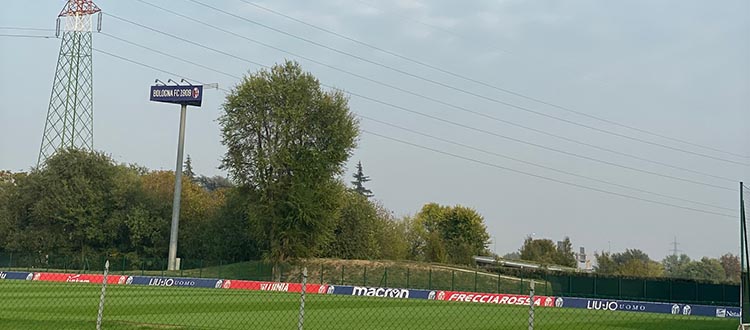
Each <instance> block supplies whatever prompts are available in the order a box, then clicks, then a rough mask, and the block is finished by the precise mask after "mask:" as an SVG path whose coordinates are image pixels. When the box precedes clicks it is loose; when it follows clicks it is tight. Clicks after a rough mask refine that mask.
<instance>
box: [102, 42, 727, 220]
mask: <svg viewBox="0 0 750 330" xmlns="http://www.w3.org/2000/svg"><path fill="white" fill-rule="evenodd" d="M107 36H109V37H112V38H114V39H116V40H120V41H122V42H125V43H128V44H130V45H133V46H136V47H139V48H143V49H146V50H149V51H152V52H155V53H157V54H160V55H162V56H167V57H170V58H173V59H176V60H179V61H182V62H185V63H188V64H192V65H196V66H199V67H201V68H204V69H207V70H210V71H214V72H217V73H222V72H221V71H219V70H215V69H213V68H211V67H208V66H205V65H201V64H198V63H195V62H192V61H189V60H186V59H184V58H181V57H178V56H173V55H171V54H168V53H165V52H162V51H159V50H156V49H153V48H150V47H146V46H143V45H140V44H137V43H135V42H131V41H129V40H126V39H123V38H120V37H116V36H113V35H109V34H108V35H107ZM172 75H174V74H172ZM230 76H232V75H230ZM232 77H234V78H238V79H241V77H239V76H232ZM358 116H359V117H361V118H365V119H367V120H370V121H374V122H378V123H381V124H384V125H388V126H391V127H395V128H398V129H401V130H405V131H408V132H411V133H414V134H419V135H422V136H426V137H430V138H433V139H437V140H439V141H443V142H446V143H451V144H454V145H459V146H462V147H464V148H469V149H472V150H475V151H480V152H483V153H488V154H492V155H495V156H498V157H502V158H506V159H511V160H514V161H517V162H522V163H524V164H529V165H533V166H537V167H541V168H545V169H548V170H552V171H555V172H559V173H564V174H568V175H572V176H576V177H580V178H584V179H589V180H593V181H597V182H601V183H605V184H609V185H614V186H617V187H621V188H625V189H630V190H634V191H638V192H642V193H647V194H652V195H656V196H660V197H665V198H671V199H675V200H680V201H684V202H689V203H694V204H698V205H704V206H708V207H714V208H718V209H724V210H729V211H734V209H732V208H726V207H721V206H716V205H712V204H708V203H703V202H698V201H693V200H689V199H684V198H680V197H674V196H670V195H666V194H661V193H656V192H651V191H648V190H644V189H639V188H634V187H630V186H626V185H622V184H618V183H614V182H610V181H605V180H600V179H596V178H592V177H588V176H584V175H579V174H576V173H572V172H568V171H563V170H559V169H556V168H552V167H549V166H544V165H539V164H537V163H533V162H529V161H525V160H521V159H517V158H514V157H510V156H506V155H502V154H499V153H495V152H491V151H487V150H483V149H479V148H476V147H473V146H469V145H466V144H462V143H458V142H454V141H450V140H447V139H443V138H440V137H437V136H433V135H429V134H426V133H422V132H418V131H416V130H412V129H409V128H405V127H402V126H399V125H396V124H392V123H388V122H385V121H381V120H378V119H375V118H370V117H368V116H365V115H361V114H359V115H358Z"/></svg>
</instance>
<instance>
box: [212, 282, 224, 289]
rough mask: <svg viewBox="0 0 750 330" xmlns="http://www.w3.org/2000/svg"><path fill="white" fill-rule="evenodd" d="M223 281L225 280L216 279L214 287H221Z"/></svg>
mask: <svg viewBox="0 0 750 330" xmlns="http://www.w3.org/2000/svg"><path fill="white" fill-rule="evenodd" d="M222 282H224V281H222V280H218V281H216V285H214V288H216V289H218V288H220V287H221V283H222Z"/></svg>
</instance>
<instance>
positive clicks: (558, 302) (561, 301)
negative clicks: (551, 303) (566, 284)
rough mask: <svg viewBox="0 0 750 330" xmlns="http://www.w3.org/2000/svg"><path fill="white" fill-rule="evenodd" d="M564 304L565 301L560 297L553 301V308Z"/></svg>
mask: <svg viewBox="0 0 750 330" xmlns="http://www.w3.org/2000/svg"><path fill="white" fill-rule="evenodd" d="M564 303H565V301H564V300H563V298H561V297H557V299H555V307H563V304H564Z"/></svg>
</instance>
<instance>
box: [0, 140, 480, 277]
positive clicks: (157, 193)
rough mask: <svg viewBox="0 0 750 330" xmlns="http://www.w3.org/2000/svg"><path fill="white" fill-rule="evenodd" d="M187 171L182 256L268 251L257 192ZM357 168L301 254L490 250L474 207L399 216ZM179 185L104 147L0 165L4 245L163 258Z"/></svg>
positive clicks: (443, 258)
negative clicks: (26, 168) (24, 169)
mask: <svg viewBox="0 0 750 330" xmlns="http://www.w3.org/2000/svg"><path fill="white" fill-rule="evenodd" d="M183 173H184V175H183V186H182V203H181V209H180V231H179V248H178V256H179V257H182V258H185V259H193V260H196V259H203V260H225V261H240V260H259V259H264V258H266V259H267V258H268V257H269V255H270V253H271V245H272V242H270V239H269V238H268V237H265V234H266V232H265V231H264V230H263V228H262V220H261V219H259V217H258V214H256V213H254V212H255V210H256V209H257V208H258V207H259V204H260V203H261V202H260V201H259V200H256V199H254V198H255V195H254V194H253V193H252V192H251V191H249V190H248V189H247V188H246V187H241V186H235V185H232V184H231V183H229V182H228V180H226V179H225V178H222V177H213V178H211V177H205V176H197V175H195V173H193V172H192V165H191V162H190V161H188V162H186V166H185V171H184V172H183ZM357 173H358V174H355V181H353V182H352V184H353V188H348V187H346V186H345V184H344V183H343V182H342V181H337V185H336V186H335V189H336V190H337V196H338V198H339V199H338V200H337V201H336V203H335V204H336V205H335V210H336V211H335V212H334V214H333V215H334V218H333V220H332V221H328V222H325V223H327V227H326V228H325V235H320V236H319V237H318V239H319V241H318V242H317V248H315V249H313V248H312V247H309V246H305V245H302V244H299V245H297V246H296V247H295V248H297V249H300V250H302V249H305V250H307V249H310V251H312V252H313V253H309V252H308V251H304V252H300V254H301V255H304V256H305V257H331V258H343V259H393V260H398V259H412V260H422V261H437V262H451V263H463V264H469V263H471V256H473V255H476V254H482V253H485V252H486V251H485V249H486V246H487V241H488V238H489V236H488V234H487V233H486V228H485V226H484V223H483V219H482V217H481V216H480V215H479V214H478V213H477V212H475V211H474V210H472V209H469V208H466V207H461V206H456V207H447V206H440V205H437V204H428V205H425V206H424V208H423V209H422V211H421V212H419V213H418V214H417V215H416V216H414V217H404V218H396V217H395V216H394V215H393V213H392V212H391V211H389V210H388V209H387V208H385V207H384V206H383V205H382V204H380V203H379V202H377V201H375V200H373V199H372V198H370V197H368V196H371V192H370V191H369V190H367V189H362V188H363V187H364V186H363V181H362V179H363V178H364V179H365V180H364V181H365V182H366V181H367V178H366V176H364V175H363V173H362V168H361V165H360V167H359V171H358V172H357ZM357 175H359V178H357ZM173 190H174V172H172V171H153V170H148V169H146V168H143V167H140V166H136V165H123V164H116V163H115V162H114V161H113V160H112V159H111V158H110V157H108V156H106V155H104V154H102V153H98V152H87V151H81V150H73V149H71V150H64V151H61V152H58V153H57V154H56V155H55V156H53V157H52V158H50V159H49V160H48V161H47V162H46V164H45V165H44V166H43V167H41V168H39V169H34V170H32V171H30V172H28V173H11V172H8V171H0V252H20V253H24V254H33V255H36V256H37V258H39V259H43V258H44V257H45V256H47V255H52V256H61V255H65V256H70V257H74V258H78V257H80V258H84V257H87V256H88V257H90V256H95V255H96V256H98V255H101V254H107V255H110V256H113V257H119V256H125V257H127V258H128V259H129V260H132V261H136V260H138V259H143V258H162V259H163V258H165V257H166V255H167V249H168V243H169V229H170V223H171V212H172V200H173V195H172V193H173ZM321 222H323V221H321ZM282 235H283V233H282ZM282 239H283V238H282ZM289 244H293V243H289ZM301 255H290V256H289V257H290V258H294V257H298V256H301Z"/></svg>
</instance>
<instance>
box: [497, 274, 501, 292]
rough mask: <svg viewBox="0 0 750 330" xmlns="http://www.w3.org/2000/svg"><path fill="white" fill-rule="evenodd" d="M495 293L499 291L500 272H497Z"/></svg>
mask: <svg viewBox="0 0 750 330" xmlns="http://www.w3.org/2000/svg"><path fill="white" fill-rule="evenodd" d="M497 293H500V274H499V273H498V274H497Z"/></svg>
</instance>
